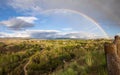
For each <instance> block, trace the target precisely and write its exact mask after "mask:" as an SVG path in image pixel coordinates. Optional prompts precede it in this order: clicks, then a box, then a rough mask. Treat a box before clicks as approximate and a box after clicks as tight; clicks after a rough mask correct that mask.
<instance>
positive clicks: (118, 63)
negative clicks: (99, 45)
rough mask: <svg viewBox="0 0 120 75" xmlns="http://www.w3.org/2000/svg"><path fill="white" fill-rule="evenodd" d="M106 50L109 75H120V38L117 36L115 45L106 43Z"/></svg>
mask: <svg viewBox="0 0 120 75" xmlns="http://www.w3.org/2000/svg"><path fill="white" fill-rule="evenodd" d="M104 50H105V55H106V61H107V69H108V75H120V37H119V36H115V40H114V41H113V43H105V44H104Z"/></svg>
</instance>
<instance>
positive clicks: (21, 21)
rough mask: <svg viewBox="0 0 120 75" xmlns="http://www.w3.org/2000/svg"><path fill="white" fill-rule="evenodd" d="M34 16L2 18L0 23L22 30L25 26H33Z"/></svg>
mask: <svg viewBox="0 0 120 75" xmlns="http://www.w3.org/2000/svg"><path fill="white" fill-rule="evenodd" d="M34 20H37V19H36V18H34V17H16V18H11V19H9V20H4V21H1V22H0V25H3V26H6V27H7V28H9V29H12V30H23V29H25V28H29V27H33V26H34V24H33V23H34Z"/></svg>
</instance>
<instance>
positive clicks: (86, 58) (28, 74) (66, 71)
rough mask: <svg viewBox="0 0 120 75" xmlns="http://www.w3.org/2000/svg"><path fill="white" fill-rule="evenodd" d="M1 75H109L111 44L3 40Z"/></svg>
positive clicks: (99, 40)
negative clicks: (107, 56)
mask: <svg viewBox="0 0 120 75" xmlns="http://www.w3.org/2000/svg"><path fill="white" fill-rule="evenodd" d="M0 41H1V42H0V75H107V67H106V60H105V53H104V46H103V45H104V43H105V42H111V41H110V40H104V39H98V40H72V39H71V40H70V39H61V40H38V39H0Z"/></svg>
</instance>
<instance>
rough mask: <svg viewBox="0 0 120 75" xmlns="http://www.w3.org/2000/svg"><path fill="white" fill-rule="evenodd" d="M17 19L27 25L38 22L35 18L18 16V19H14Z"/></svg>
mask: <svg viewBox="0 0 120 75" xmlns="http://www.w3.org/2000/svg"><path fill="white" fill-rule="evenodd" d="M16 18H17V19H21V20H24V21H26V22H28V23H34V21H36V20H38V19H37V18H36V17H24V16H20V17H16Z"/></svg>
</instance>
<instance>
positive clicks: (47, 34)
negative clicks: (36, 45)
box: [0, 30, 101, 39]
mask: <svg viewBox="0 0 120 75" xmlns="http://www.w3.org/2000/svg"><path fill="white" fill-rule="evenodd" d="M0 37H23V38H26V37H27V38H40V39H55V38H74V39H77V38H80V39H95V38H99V37H98V36H97V35H95V34H93V33H88V32H67V33H64V32H61V31H58V30H26V31H22V32H20V31H17V32H13V33H5V32H4V33H3V32H0ZM100 38H101V37H100Z"/></svg>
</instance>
